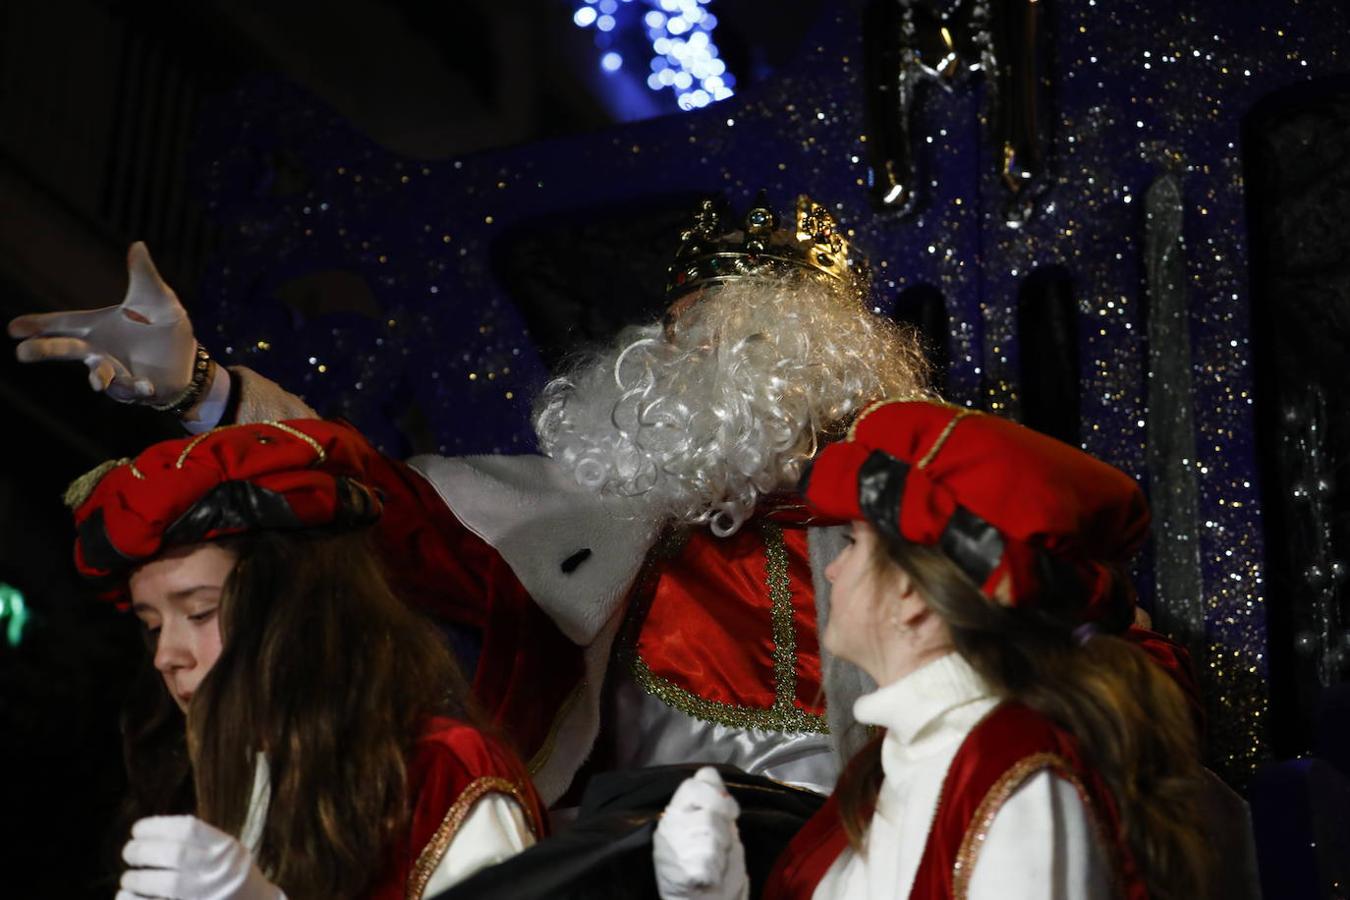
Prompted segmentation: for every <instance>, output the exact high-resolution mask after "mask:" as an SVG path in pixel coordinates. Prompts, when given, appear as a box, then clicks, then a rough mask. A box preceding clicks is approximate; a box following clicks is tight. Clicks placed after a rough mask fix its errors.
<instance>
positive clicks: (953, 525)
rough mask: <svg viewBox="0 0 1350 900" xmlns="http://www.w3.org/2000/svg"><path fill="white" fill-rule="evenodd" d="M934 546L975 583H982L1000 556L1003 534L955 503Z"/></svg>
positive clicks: (1001, 555) (1001, 553)
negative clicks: (952, 511) (940, 549)
mask: <svg viewBox="0 0 1350 900" xmlns="http://www.w3.org/2000/svg"><path fill="white" fill-rule="evenodd" d="M938 546H939V547H941V548H942V552H943V553H945V554H947V558H948V559H950V560H951V561H952V562H954V563H956V566H957V568H959V569H960V570H961V571H962V572H965V573H966V574H967V575H969V576H970V578H971V580H972V581H974V582H975V584H976V585H982V584H984V582H985V580H986V579H987V578H988V577H989V573H990V572H993V571H994V568H995V567H996V566H997V565H998V562H999V560H1000V559H1002V558H1003V535H1001V534H999V530H998V529H997V528H995V527H994V526H993V525H990V524H989V523H988V522H986V521H985V520H984V519H981V518H980V517H979V516H977V515H975V514H974V513H973V512H971V511H970V510H968V509H966V508H965V507H964V506H958V507H956V512H954V513H952V517H951V518H950V519H948V520H947V527H946V528H943V529H942V537H940V538H938Z"/></svg>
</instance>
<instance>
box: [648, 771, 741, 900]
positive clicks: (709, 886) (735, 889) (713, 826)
mask: <svg viewBox="0 0 1350 900" xmlns="http://www.w3.org/2000/svg"><path fill="white" fill-rule="evenodd" d="M740 814H741V808H740V806H738V805H737V803H736V801H735V800H734V799H732V797H731V795H730V794H729V793H727V789H726V785H724V784H723V783H722V778H721V776H719V775H718V774H717V770H716V769H714V768H712V767H710V766H705V767H704V768H702V769H699V770H698V771H697V772H695V773H694V776H693V777H692V778H686V779H685V780H684V782H683V783H682V784H681V785H680V786H679V788H678V789H676V791H675V795H674V796H673V797H671V798H670V803H669V804H667V806H666V810H665V812H664V813H662V815H661V822H660V824H658V825H657V826H656V834H655V835H654V836H653V837H652V861H653V863H654V864H655V866H656V886H657V889H658V890H659V891H660V892H661V897H662V898H663V900H743V898H745V897H748V896H749V894H750V879H749V878H748V877H747V875H746V873H745V846H744V845H743V844H741V836H740V834H739V833H738V832H737V831H736V817H737V816H739V815H740Z"/></svg>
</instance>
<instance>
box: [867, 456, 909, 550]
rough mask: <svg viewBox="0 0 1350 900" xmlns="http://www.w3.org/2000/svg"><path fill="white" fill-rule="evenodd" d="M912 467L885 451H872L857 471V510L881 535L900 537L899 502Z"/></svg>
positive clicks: (903, 494)
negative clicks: (860, 511) (858, 509)
mask: <svg viewBox="0 0 1350 900" xmlns="http://www.w3.org/2000/svg"><path fill="white" fill-rule="evenodd" d="M908 479H909V463H907V462H905V461H904V460H903V459H896V458H895V457H894V456H891V455H890V454H889V453H887V452H885V451H884V450H873V451H872V452H871V453H870V454H869V455H868V457H867V459H865V460H864V461H863V464H862V465H861V466H859V467H858V507H859V508H860V509H861V510H862V513H863V515H864V516H866V517H867V519H868V521H869V522H871V523H872V524H873V525H875V526H876V527H877V530H879V531H880V532H881V533H882V534H886V535H889V536H890V537H895V538H903V537H904V535H902V534H901V533H900V499H901V498H902V497H904V496H905V482H906V481H907V480H908Z"/></svg>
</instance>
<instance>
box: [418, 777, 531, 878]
mask: <svg viewBox="0 0 1350 900" xmlns="http://www.w3.org/2000/svg"><path fill="white" fill-rule="evenodd" d="M488 794H504V795H506V796H507V797H510V798H511V799H512V800H515V801H516V802H517V803H519V804H520V808H521V809H522V810H524V811H525V821H526V822H527V823H529V826H530V831H532V832H534V836H535V838H536V839H537V838H538V837H539V830H538V829H539V824H538V823H537V822H534V821H532V818H531V816H530V814H529V809H530V805H529V803H528V802H526V800H525V796H524V794H523V793H522V792H521V790H520V788H519V786H517V785H516V783H515V782H514V781H512V780H510V779H509V778H502V777H500V776H496V775H492V776H487V777H484V778H479V779H477V780H475V781H473V782H471V783H470V784H469V786H468V787H467V788H465V789H464V791H463V793H461V794H460V795H459V797H458V799H456V800H455V802H454V803H452V804H450V808H449V809H448V810H446V812H445V818H443V819H441V824H440V827H439V828H437V829H436V833H435V834H433V835H432V836H431V840H429V841H427V845H426V846H425V847H423V848H422V852H421V853H420V854H418V856H417V862H416V863H414V864H413V867H412V871H411V872H409V873H408V889H407V893H406V894H405V896H406V897H407V898H408V900H420V898H421V896H422V892H423V891H425V890H426V887H427V882H429V881H430V880H431V876H432V874H433V873H434V872H435V871H436V867H437V866H439V865H440V864H441V859H442V858H443V857H444V856H445V851H446V850H448V849H450V843H451V842H452V841H454V839H455V835H456V834H457V833H458V832H459V826H461V825H463V824H464V820H465V819H467V818H468V817H469V810H471V809H472V808H473V805H474V804H475V803H477V802H478V801H479V800H481V799H482V798H483V797H485V796H486V795H488Z"/></svg>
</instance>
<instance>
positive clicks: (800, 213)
mask: <svg viewBox="0 0 1350 900" xmlns="http://www.w3.org/2000/svg"><path fill="white" fill-rule="evenodd" d="M726 218H728V217H725V216H723V214H722V212H721V211H720V210H719V209H718V207H717V204H716V203H715V202H714V201H712V200H704V201H703V203H702V204H701V205H700V206H699V208H698V210H697V211H696V212H695V213H694V218H693V221H692V222H691V223H690V225H689V226H688V227H687V228H685V230H684V231H682V232H680V242H681V243H680V249H679V250H678V251H677V252H676V254H675V261H674V262H673V263H672V264H671V266H670V269H669V272H668V277H667V279H666V295H667V297H670V298H673V297H675V296H678V295H680V294H684V293H687V292H689V291H692V290H694V289H695V288H699V287H703V286H704V285H707V284H717V283H722V282H726V281H732V280H735V279H737V278H745V277H747V276H753V275H760V276H762V275H770V276H772V275H787V274H789V273H791V272H796V271H801V270H806V271H810V272H816V273H819V274H821V275H824V276H826V277H829V278H832V279H835V280H837V281H839V282H840V283H841V284H844V285H846V286H849V287H852V288H859V287H861V286H862V285H864V284H865V282H866V278H865V277H864V275H863V271H864V269H865V261H863V260H861V259H854V258H853V257H852V256H851V255H850V248H849V243H848V240H847V239H846V238H845V237H844V235H843V234H842V233H841V231H840V228H839V222H838V220H836V219H835V217H834V214H833V213H831V212H830V211H829V210H828V209H826V208H825V207H824V206H822V205H821V204H819V203H816V202H815V201H814V200H812V199H811V198H810V197H808V196H806V195H805V194H802V195H801V196H799V197H798V198H797V211H796V221H795V223H794V224H795V228H790V229H789V228H781V227H779V224H780V223H779V219H778V215H777V213H775V212H774V211H773V209H772V208H771V207H770V206H769V205H768V203H767V202H766V201H765V198H764V194H763V193H761V194H760V196H759V197H758V198H756V201H755V203H754V205H753V206H752V207H751V208H750V211H749V212H747V213H746V214H745V218H744V219H743V220H742V221H741V222H740V223H735V222H728V221H725V219H726Z"/></svg>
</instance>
